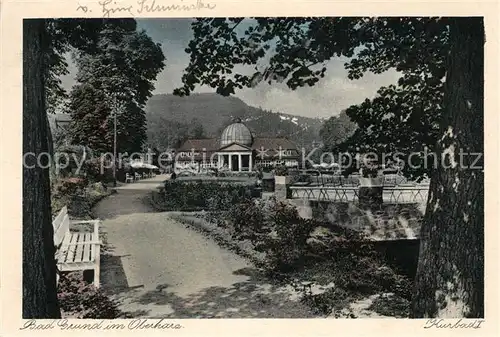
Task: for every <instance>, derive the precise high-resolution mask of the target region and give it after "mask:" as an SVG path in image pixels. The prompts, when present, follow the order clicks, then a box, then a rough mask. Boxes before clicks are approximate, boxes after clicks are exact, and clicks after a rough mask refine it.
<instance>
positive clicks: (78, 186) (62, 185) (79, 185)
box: [54, 177, 87, 196]
mask: <svg viewBox="0 0 500 337" xmlns="http://www.w3.org/2000/svg"><path fill="white" fill-rule="evenodd" d="M86 185H87V181H86V179H84V178H81V177H73V178H64V179H59V180H57V181H56V182H55V184H54V194H55V196H65V195H72V194H76V193H78V192H79V191H81V190H83V189H84V188H85V186H86Z"/></svg>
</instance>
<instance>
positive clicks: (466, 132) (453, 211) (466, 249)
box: [411, 18, 484, 318]
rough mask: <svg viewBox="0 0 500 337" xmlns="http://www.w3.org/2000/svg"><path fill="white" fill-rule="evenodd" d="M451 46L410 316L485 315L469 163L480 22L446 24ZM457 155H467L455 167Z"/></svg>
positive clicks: (477, 149)
mask: <svg viewBox="0 0 500 337" xmlns="http://www.w3.org/2000/svg"><path fill="white" fill-rule="evenodd" d="M450 42H451V51H450V56H449V64H448V72H447V77H446V86H445V90H446V91H445V95H446V96H445V104H446V108H445V109H446V110H445V113H444V116H443V120H442V124H441V128H442V129H441V130H442V133H441V137H440V139H439V141H438V146H437V155H438V158H439V160H440V162H439V165H438V168H437V169H435V170H434V172H433V176H432V179H431V186H430V193H429V200H428V202H427V211H426V214H425V218H424V222H423V225H422V230H421V245H420V256H419V263H418V270H417V276H416V287H415V293H414V299H413V304H412V314H411V316H412V317H414V318H422V317H426V318H427V317H440V318H458V317H468V318H479V317H483V316H484V244H483V239H484V180H483V177H484V173H483V169H482V166H483V158H482V157H481V158H480V160H479V161H478V162H475V160H476V157H477V156H476V155H474V154H475V153H480V154H482V153H483V149H484V145H483V144H484V142H483V130H484V129H483V109H484V106H483V97H484V93H483V79H484V75H483V70H484V68H483V66H484V24H483V19H482V18H455V19H452V21H451V24H450ZM460 150H462V152H463V153H468V154H469V155H463V156H462V161H461V160H460ZM443 155H447V157H445V158H446V160H445V161H444V162H442V161H441V158H442V156H443ZM443 164H444V165H443ZM472 165H475V166H480V168H474V167H471V166H472ZM446 166H448V167H446Z"/></svg>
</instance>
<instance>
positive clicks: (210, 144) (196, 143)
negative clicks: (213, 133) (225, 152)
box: [177, 138, 221, 152]
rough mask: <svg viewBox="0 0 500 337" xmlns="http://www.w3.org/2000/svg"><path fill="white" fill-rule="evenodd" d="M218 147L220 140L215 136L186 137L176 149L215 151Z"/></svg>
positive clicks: (180, 150) (179, 150)
mask: <svg viewBox="0 0 500 337" xmlns="http://www.w3.org/2000/svg"><path fill="white" fill-rule="evenodd" d="M220 147H221V146H220V142H219V140H218V139H217V138H205V139H188V140H186V141H185V142H184V143H183V144H182V145H181V147H179V148H178V149H177V152H183V151H191V150H192V149H195V150H197V151H201V150H203V149H205V150H206V151H217V150H218V149H219V148H220Z"/></svg>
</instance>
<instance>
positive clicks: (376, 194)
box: [358, 177, 384, 207]
mask: <svg viewBox="0 0 500 337" xmlns="http://www.w3.org/2000/svg"><path fill="white" fill-rule="evenodd" d="M359 183H360V184H359V190H358V198H359V203H360V205H364V206H369V207H371V206H380V205H381V204H382V203H383V202H384V199H383V193H384V186H383V182H382V179H380V177H375V178H359Z"/></svg>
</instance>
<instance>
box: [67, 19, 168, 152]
mask: <svg viewBox="0 0 500 337" xmlns="http://www.w3.org/2000/svg"><path fill="white" fill-rule="evenodd" d="M75 60H76V62H77V66H78V73H77V77H76V79H77V81H78V84H77V85H75V86H74V87H73V89H72V91H71V93H70V104H69V113H70V114H72V115H73V116H74V118H73V119H72V124H71V129H72V135H73V142H75V143H80V144H85V145H88V146H90V147H91V148H94V149H99V150H100V151H101V152H111V151H112V149H113V142H114V118H113V115H112V114H113V113H115V112H116V113H117V144H118V146H119V151H120V152H128V153H133V152H138V151H140V150H141V148H142V145H143V143H144V142H145V140H146V116H145V111H144V106H145V104H146V102H147V100H148V98H150V97H151V95H152V91H153V89H154V85H153V81H154V80H155V79H156V76H157V74H158V73H159V72H160V71H161V70H162V69H163V67H164V60H165V57H164V55H163V52H162V51H161V48H160V46H159V45H157V44H155V43H154V42H153V41H152V40H151V39H150V38H149V36H147V35H146V33H145V32H144V31H142V32H137V31H136V30H135V27H134V26H129V27H125V28H123V27H120V26H116V25H113V26H108V25H104V26H103V27H102V29H101V31H100V33H99V34H98V37H97V42H96V47H95V50H93V51H92V52H86V51H83V52H77V53H75Z"/></svg>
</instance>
